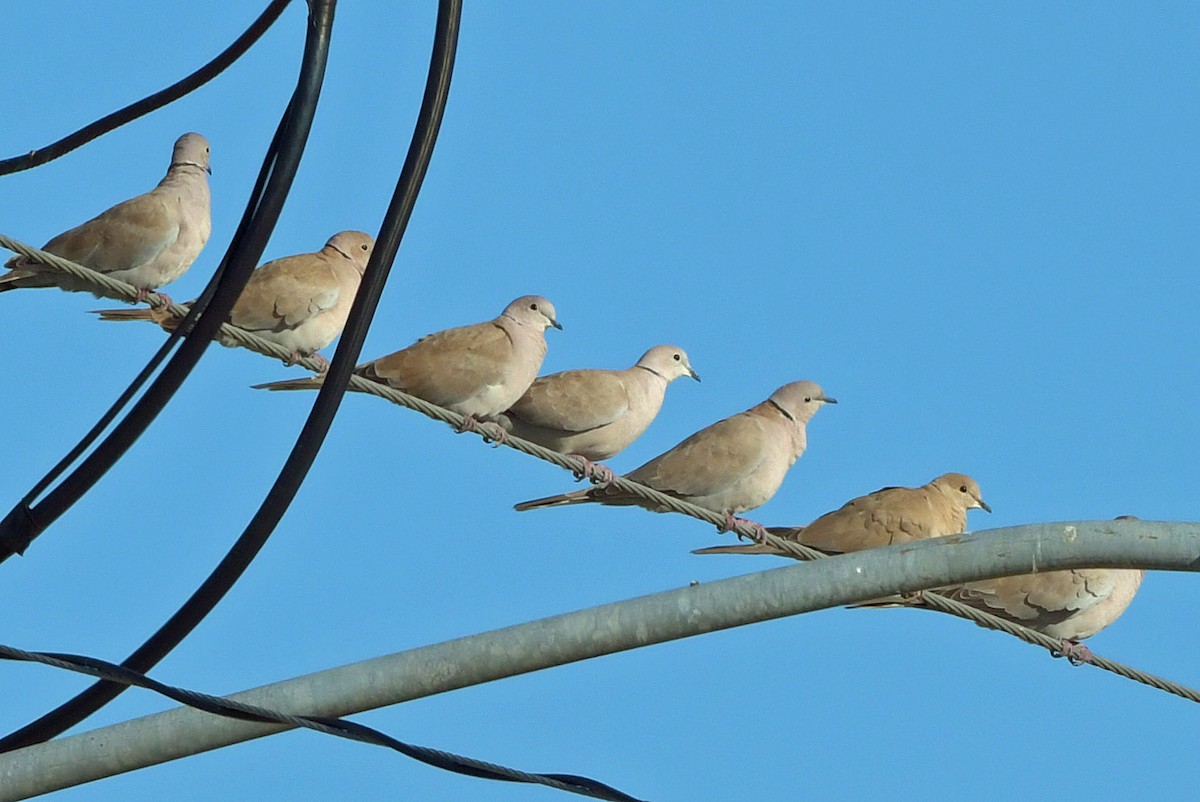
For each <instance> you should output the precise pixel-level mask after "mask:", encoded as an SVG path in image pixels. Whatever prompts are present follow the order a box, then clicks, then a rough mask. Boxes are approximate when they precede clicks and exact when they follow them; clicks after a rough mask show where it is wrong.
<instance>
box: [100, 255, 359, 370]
mask: <svg viewBox="0 0 1200 802" xmlns="http://www.w3.org/2000/svg"><path fill="white" fill-rule="evenodd" d="M374 245H375V240H374V239H373V238H372V237H371V235H370V234H364V233H363V232H361V231H341V232H339V233H337V234H334V235H333V236H332V237H330V238H329V241H328V242H326V243H325V246H324V247H323V248H321V250H319V251H316V252H315V253H303V254H297V255H295V256H285V257H283V258H282V259H275V260H273V261H270V262H267V263H266V264H265V265H262V266H261V267H259V268H258V269H256V270H255V271H254V272H253V273H252V274H251V275H250V280H249V281H247V282H246V286H245V288H244V289H243V290H242V294H241V295H239V296H238V299H237V302H236V303H235V304H234V306H233V310H232V311H231V312H230V314H229V322H230V323H232V324H233V325H235V326H238V327H240V328H243V329H246V330H247V331H251V332H253V333H255V334H257V335H258V336H260V337H263V338H264V339H267V340H270V341H271V342H274V343H276V344H277V345H280V346H282V347H283V348H286V349H287V350H288V351H290V352H292V354H293V359H296V358H299V357H302V356H310V355H312V354H314V353H316V352H317V351H318V350H320V349H321V348H324V347H325V346H327V345H329V344H330V343H331V342H333V341H334V339H336V338H337V336H338V335H339V334H341V332H342V329H343V328H344V327H345V325H346V319H347V318H348V317H349V315H350V307H351V306H352V305H353V304H354V296H355V295H357V294H358V287H359V284H360V282H361V281H362V276H363V271H364V270H366V267H367V260H368V259H369V258H370V256H371V251H372V249H373V248H374ZM98 314H99V315H100V319H101V320H110V321H114V320H122V321H123V320H148V321H152V322H154V323H158V324H159V325H160V326H162V327H163V328H165V329H167V330H171V329H173V328H175V327H176V325H178V323H179V319H178V318H175V317H174V316H173V315H171V314H170V313H168V312H166V311H163V310H158V309H105V310H101V311H100V312H98ZM218 340H219V341H221V342H223V343H224V344H226V345H231V344H232V343H229V342H225V340H224V339H223V338H221V337H219V336H218Z"/></svg>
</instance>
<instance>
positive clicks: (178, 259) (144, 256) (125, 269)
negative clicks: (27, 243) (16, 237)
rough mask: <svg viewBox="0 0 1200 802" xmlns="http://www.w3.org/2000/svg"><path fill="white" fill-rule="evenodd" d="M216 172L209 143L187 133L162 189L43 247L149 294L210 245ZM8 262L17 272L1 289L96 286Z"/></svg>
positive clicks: (22, 260)
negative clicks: (211, 193)
mask: <svg viewBox="0 0 1200 802" xmlns="http://www.w3.org/2000/svg"><path fill="white" fill-rule="evenodd" d="M210 172H211V170H210V169H209V166H208V141H207V140H206V139H205V138H204V137H202V136H200V135H199V134H184V135H183V136H181V137H179V139H178V140H176V141H175V150H174V152H173V153H172V154H171V167H170V168H169V169H168V170H167V174H166V176H165V177H164V178H163V180H162V181H160V182H158V186H156V187H155V188H154V189H152V190H150V191H149V192H147V193H146V194H145V195H138V196H137V197H136V198H131V199H129V200H127V201H125V202H124V203H119V204H117V205H116V206H114V207H112V208H111V209H109V210H108V211H105V212H103V213H101V214H100V215H99V216H98V217H93V218H92V219H91V220H88V221H87V222H86V223H83V224H82V225H78V226H76V227H75V228H72V229H71V230H70V231H66V232H64V233H62V234H59V235H58V236H57V237H55V238H54V239H52V240H50V241H49V242H47V243H46V245H45V246H44V247H43V248H42V250H44V251H48V252H50V253H52V254H54V255H56V256H61V257H62V258H64V259H68V260H70V261H72V262H76V263H78V264H81V265H83V266H84V267H90V268H91V269H93V270H96V271H98V272H100V273H105V274H107V275H109V276H111V277H113V278H115V279H120V280H122V281H126V282H128V283H130V284H132V285H133V286H135V287H137V288H138V290H139V293H140V295H139V297H140V298H141V299H144V297H145V293H146V292H147V291H149V290H156V289H158V288H159V287H162V286H164V285H166V284H170V283H171V282H172V281H174V280H175V279H177V278H179V277H180V276H182V275H183V274H184V273H185V272H186V271H187V269H188V268H189V267H191V265H192V262H194V261H196V257H197V256H199V255H200V251H201V250H202V249H203V248H204V243H206V242H208V235H209V233H210V232H211V231H212V222H211V220H210V219H209V192H208V174H209V173H210ZM5 267H7V268H9V270H11V271H12V272H10V273H8V274H6V275H4V276H3V277H0V292H4V291H5V290H12V289H17V288H18V287H60V288H62V289H64V290H67V291H69V292H91V291H92V287H90V286H89V285H87V284H84V283H83V282H81V281H79V280H78V279H75V278H72V277H71V276H68V275H66V274H65V273H59V272H56V271H53V270H50V269H49V268H42V267H40V266H39V265H38V264H37V263H35V262H33V261H32V260H30V259H27V258H26V257H24V256H14V257H12V258H11V259H9V260H8V262H7V263H6V264H5ZM97 297H99V296H98V295H97Z"/></svg>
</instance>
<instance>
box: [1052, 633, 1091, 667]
mask: <svg viewBox="0 0 1200 802" xmlns="http://www.w3.org/2000/svg"><path fill="white" fill-rule="evenodd" d="M1050 653H1051V654H1052V655H1054V656H1055V657H1065V658H1067V660H1068V661H1069V662H1070V663H1071V665H1073V666H1081V665H1083V664H1084V663H1090V662H1092V650H1091V649H1089V648H1088V647H1086V646H1084V645H1083V644H1082V643H1080V642H1079V641H1073V640H1070V639H1069V638H1063V639H1062V646H1060V647H1059V648H1058V649H1056V650H1054V651H1052V652H1050Z"/></svg>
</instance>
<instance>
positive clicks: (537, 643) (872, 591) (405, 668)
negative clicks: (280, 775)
mask: <svg viewBox="0 0 1200 802" xmlns="http://www.w3.org/2000/svg"><path fill="white" fill-rule="evenodd" d="M1083 567H1121V568H1125V567H1129V568H1132V567H1144V568H1150V569H1162V570H1175V571H1196V570H1200V524H1198V523H1162V522H1152V521H1137V520H1125V521H1084V522H1074V523H1064V524H1031V525H1027V526H1016V527H1009V528H1005V529H993V530H989V531H986V532H977V533H974V534H968V535H959V536H955V537H949V538H941V539H939V540H935V541H926V542H924V543H914V544H906V545H902V546H892V547H889V548H886V549H873V550H871V551H864V552H859V553H856V554H847V555H842V556H839V557H831V558H829V559H825V560H818V561H816V562H812V563H803V564H797V565H794V566H789V567H786V568H777V569H774V570H770V571H763V572H760V573H754V574H748V575H746V576H740V577H735V578H732V579H724V580H720V581H717V582H710V583H707V584H701V585H696V586H693V587H687V588H680V589H678V590H671V591H667V592H664V593H657V594H654V595H651V596H642V597H639V598H636V599H629V600H628V601H623V602H617V603H615V604H608V605H604V606H601V607H592V608H589V609H586V610H580V611H578V612H573V613H566V614H564V615H558V616H554V617H553V618H546V619H542V620H540V621H532V622H529V623H526V624H518V625H516V626H512V627H506V628H504V629H498V630H493V631H491V632H484V633H481V634H478V635H471V636H468V637H465V638H458V639H457V640H452V641H447V642H444V643H438V644H434V645H431V646H423V647H420V648H417V649H411V650H409V651H406V652H399V653H396V654H391V655H387V656H385V657H377V658H375V659H372V660H365V661H363V662H360V663H354V664H352V665H348V666H342V667H340V668H333V669H328V670H326V671H321V672H318V673H316V674H309V675H306V676H302V677H297V678H295V679H291V680H286V681H284V682H278V683H274V684H272V685H265V686H263V687H260V688H256V689H254V690H249V691H244V692H242V693H238V694H235V695H233V696H232V697H231V698H233V699H237V700H239V701H242V702H247V703H250V704H255V705H260V706H262V707H266V708H270V709H273V710H278V711H282V712H286V713H295V714H315V715H325V716H344V715H348V714H351V713H358V712H361V711H363V710H370V709H374V708H377V707H383V706H385V705H391V704H396V703H397V702H404V701H407V700H409V699H417V698H420V697H423V696H430V695H433V694H437V693H443V692H445V691H450V690H455V689H457V688H463V687H466V686H469V685H476V684H479V683H483V682H490V681H492V680H496V679H500V678H503V677H510V676H513V675H516V674H523V673H526V672H529V671H536V670H538V669H541V668H547V667H550V666H556V665H562V664H564V663H570V662H574V661H576V660H585V659H587V658H590V657H598V656H600V655H605V654H611V653H613V652H619V651H623V650H626V649H635V648H638V647H640V646H647V645H649V644H652V643H662V642H664V641H669V640H674V639H676V638H685V637H689V636H692V635H700V634H703V633H705V632H712V631H714V630H718V629H726V628H728V627H735V626H742V625H745V624H752V623H755V622H757V621H765V620H767V619H772V618H780V617H783V616H788V615H795V614H798V613H806V612H810V611H813V610H820V609H824V608H827V607H834V606H838V605H842V604H851V603H854V602H859V601H865V600H867V599H872V598H876V597H879V596H884V595H887V594H889V593H896V592H905V591H915V590H923V589H926V588H932V587H936V586H939V585H945V584H950V583H954V582H969V581H973V580H977V579H985V578H989V577H995V576H1010V575H1013V574H1023V573H1030V572H1033V571H1047V570H1054V569H1062V568H1083ZM198 690H204V689H198ZM282 729H284V728H283V727H282V726H279V725H265V724H253V723H248V722H242V721H236V720H233V719H227V718H221V717H219V716H214V715H210V714H208V713H203V712H200V711H197V710H193V709H190V708H177V709H174V710H170V711H167V712H165V713H159V714H156V715H152V716H146V717H143V718H139V719H133V720H131V721H126V722H123V723H121V724H116V725H113V726H109V727H103V728H101V729H97V730H92V731H91V732H85V733H81V734H79V735H74V736H70V737H66V738H62V739H59V740H56V741H51V742H49V743H45V744H38V745H36V746H30V747H26V748H24V749H19V750H16V751H13V752H9V753H7V754H0V802H7V800H18V799H27V798H29V797H31V796H36V795H38V794H44V793H48V792H50V791H56V790H60V789H62V788H68V787H70V786H73V785H78V784H80V783H84V782H88V781H91V780H96V779H99V778H102V777H108V776H112V775H114V774H119V773H122V772H126V771H131V770H133V769H137V768H143V767H145V766H151V765H154V764H156V763H163V762H165V761H168V760H174V759H176V758H180V757H185V756H188V755H193V754H196V753H198V752H204V751H207V750H209V749H216V748H219V747H222V746H228V745H230V744H234V743H239V742H241V741H247V740H250V739H252V738H260V737H262V736H264V735H270V734H271V733H274V732H278V731H280V730H282Z"/></svg>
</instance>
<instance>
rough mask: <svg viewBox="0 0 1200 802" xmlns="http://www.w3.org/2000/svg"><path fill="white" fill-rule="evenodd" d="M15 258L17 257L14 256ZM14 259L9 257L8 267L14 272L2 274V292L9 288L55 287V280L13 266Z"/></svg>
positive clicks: (0, 282)
mask: <svg viewBox="0 0 1200 802" xmlns="http://www.w3.org/2000/svg"><path fill="white" fill-rule="evenodd" d="M14 259H15V257H14ZM14 259H9V260H8V264H7V265H5V267H8V268H9V269H10V270H11V271H12V272H11V273H6V274H5V275H3V276H0V292H8V291H9V290H19V289H21V288H23V287H53V286H54V282H52V281H50V280H49V279H45V278H42V277H40V276H38V274H37V273H35V272H33V271H30V270H21V269H20V268H17V267H13V266H12V263H13V261H14Z"/></svg>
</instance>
